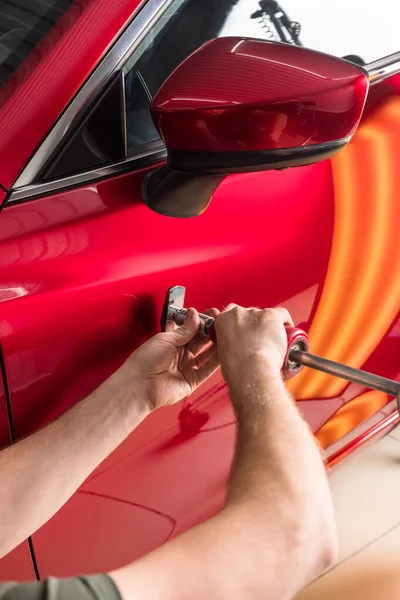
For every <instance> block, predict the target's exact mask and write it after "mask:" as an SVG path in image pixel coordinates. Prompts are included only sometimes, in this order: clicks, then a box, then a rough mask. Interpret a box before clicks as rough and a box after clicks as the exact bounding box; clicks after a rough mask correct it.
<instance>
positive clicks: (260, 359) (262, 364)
mask: <svg viewBox="0 0 400 600" xmlns="http://www.w3.org/2000/svg"><path fill="white" fill-rule="evenodd" d="M222 371H223V375H224V378H225V381H226V383H227V384H228V386H233V387H242V386H246V385H249V384H251V383H252V382H254V380H255V379H257V381H258V380H259V379H262V380H265V381H266V382H269V383H270V384H271V385H272V384H273V383H274V382H277V383H282V373H281V366H278V363H277V361H272V360H271V359H270V358H269V357H268V356H266V355H265V354H264V353H260V352H254V353H253V354H251V355H249V356H248V357H246V358H244V359H242V360H241V361H240V363H237V364H233V363H232V364H230V365H229V364H228V365H223V366H222Z"/></svg>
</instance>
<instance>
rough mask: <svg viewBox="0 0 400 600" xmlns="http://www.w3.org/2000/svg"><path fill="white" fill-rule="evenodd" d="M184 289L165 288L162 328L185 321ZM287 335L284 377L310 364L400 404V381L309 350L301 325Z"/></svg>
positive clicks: (204, 320) (211, 330) (205, 328)
mask: <svg viewBox="0 0 400 600" xmlns="http://www.w3.org/2000/svg"><path fill="white" fill-rule="evenodd" d="M185 291H186V289H185V288H184V287H183V286H175V287H172V288H169V290H168V291H167V295H166V299H165V303H164V307H163V311H162V316H161V329H162V331H165V328H166V324H167V322H168V321H172V322H174V323H176V324H177V325H182V324H183V323H184V322H185V319H186V317H187V312H188V311H187V309H186V308H184V302H185ZM199 317H200V328H199V331H200V333H201V334H202V335H204V336H206V337H209V338H210V339H211V340H212V341H213V342H216V334H215V327H214V318H213V317H210V316H208V315H205V314H202V313H200V314H199ZM286 335H287V353H286V356H285V360H284V362H283V366H282V376H283V378H284V379H286V380H287V379H291V378H292V377H294V376H295V375H297V374H298V373H300V371H301V370H302V369H303V367H309V368H311V369H315V370H317V371H323V372H324V373H328V374H329V375H333V376H335V377H340V378H342V379H346V380H347V381H351V382H353V383H357V384H360V385H363V386H365V387H367V388H371V389H373V390H378V391H380V392H384V393H386V394H388V395H389V396H394V397H395V398H397V404H398V406H399V408H400V382H398V381H395V380H392V379H387V378H386V377H381V376H379V375H375V374H373V373H368V372H367V371H362V370H361V369H355V368H353V367H348V366H347V365H343V364H341V363H338V362H334V361H332V360H328V359H326V358H322V357H321V356H316V355H315V354H311V353H310V351H309V350H310V343H309V339H308V335H307V333H306V332H305V331H303V330H302V329H299V328H297V327H287V328H286Z"/></svg>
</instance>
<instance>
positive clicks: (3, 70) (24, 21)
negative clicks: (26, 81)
mask: <svg viewBox="0 0 400 600" xmlns="http://www.w3.org/2000/svg"><path fill="white" fill-rule="evenodd" d="M73 1H74V0H0V85H2V84H3V83H4V82H5V81H6V80H7V79H8V78H9V77H10V76H11V75H12V74H13V73H14V71H15V70H16V69H17V68H18V67H19V65H20V64H21V63H22V62H23V61H24V60H25V59H26V57H27V56H28V54H29V53H30V52H31V51H32V50H33V49H34V48H35V46H37V44H38V43H39V42H40V40H41V39H42V38H44V36H45V35H46V34H47V33H48V31H49V30H50V29H51V28H52V26H53V25H54V24H55V23H56V22H57V21H58V19H59V18H60V17H61V16H62V15H63V13H64V12H65V11H66V10H67V9H68V8H69V7H70V6H71V4H72V3H73Z"/></svg>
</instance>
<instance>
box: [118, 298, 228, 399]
mask: <svg viewBox="0 0 400 600" xmlns="http://www.w3.org/2000/svg"><path fill="white" fill-rule="evenodd" d="M206 314H208V315H210V316H212V317H216V316H217V315H218V314H219V311H218V310H217V309H216V308H214V309H211V310H209V311H206ZM199 325H200V320H199V315H198V312H197V311H196V310H195V309H194V308H190V309H189V311H188V316H187V319H186V321H185V324H184V325H182V326H180V327H177V326H176V325H175V324H174V323H168V324H167V331H166V332H165V333H159V334H157V335H155V336H154V337H153V338H151V339H150V340H148V341H147V342H146V343H145V344H143V345H142V346H140V348H138V349H137V350H136V352H134V353H133V354H132V355H131V356H130V357H129V358H128V360H127V361H126V362H125V363H124V364H123V365H122V367H121V368H120V369H119V370H118V371H117V372H116V373H115V374H114V375H113V376H112V379H114V383H117V384H118V385H119V386H121V389H124V390H129V389H131V390H133V391H134V393H135V396H138V395H140V396H141V397H142V398H143V399H144V400H145V402H146V403H147V404H148V406H149V408H150V410H153V409H155V408H159V407H161V406H167V405H169V404H175V403H176V402H179V401H180V400H182V399H183V398H186V397H187V396H189V395H190V394H192V392H194V391H195V390H196V389H197V388H198V387H199V386H200V385H201V384H202V383H204V381H206V380H207V379H208V378H209V377H210V376H211V375H212V374H213V373H215V371H216V370H217V369H218V368H219V366H220V361H219V358H218V354H217V349H216V347H215V346H214V345H213V344H212V343H211V341H210V339H209V338H206V337H204V336H203V335H201V334H199V333H197V332H198V329H199Z"/></svg>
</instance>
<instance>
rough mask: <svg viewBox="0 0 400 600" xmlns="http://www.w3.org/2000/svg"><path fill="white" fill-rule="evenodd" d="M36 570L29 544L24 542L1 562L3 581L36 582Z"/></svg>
mask: <svg viewBox="0 0 400 600" xmlns="http://www.w3.org/2000/svg"><path fill="white" fill-rule="evenodd" d="M35 579H36V575H35V569H34V567H33V563H32V557H31V552H30V549H29V544H28V542H23V544H20V545H19V546H18V547H17V548H15V549H14V550H13V551H12V552H10V554H7V556H5V557H4V558H2V559H1V560H0V582H1V581H34V580H35Z"/></svg>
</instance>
